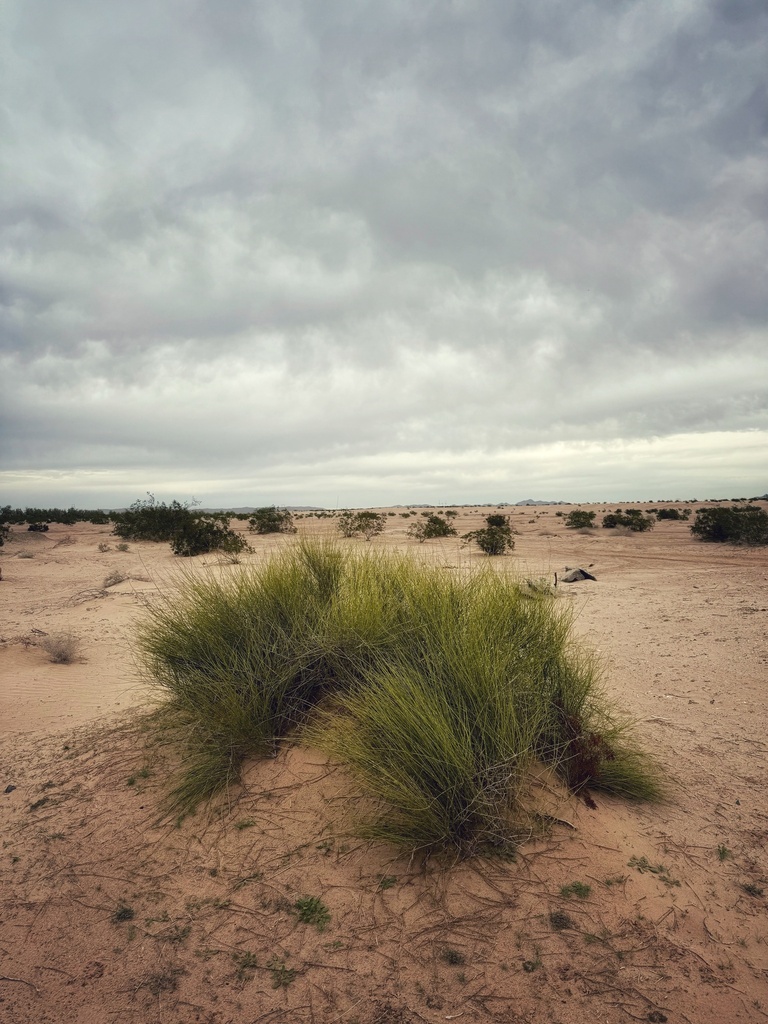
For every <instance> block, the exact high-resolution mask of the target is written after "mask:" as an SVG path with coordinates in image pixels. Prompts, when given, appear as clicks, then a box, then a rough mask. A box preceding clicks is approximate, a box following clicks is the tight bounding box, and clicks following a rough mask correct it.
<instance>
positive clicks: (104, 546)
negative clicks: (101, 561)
mask: <svg viewBox="0 0 768 1024" xmlns="http://www.w3.org/2000/svg"><path fill="white" fill-rule="evenodd" d="M109 550H110V547H109V544H105V543H104V541H102V542H101V544H99V551H100V552H101V553H102V555H103V554H104V553H105V552H107V551H109Z"/></svg>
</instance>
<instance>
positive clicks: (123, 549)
mask: <svg viewBox="0 0 768 1024" xmlns="http://www.w3.org/2000/svg"><path fill="white" fill-rule="evenodd" d="M115 549H116V550H117V551H120V552H122V553H125V552H126V551H127V550H128V545H127V544H126V543H125V541H122V542H121V543H120V544H115Z"/></svg>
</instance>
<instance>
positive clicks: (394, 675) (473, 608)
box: [138, 542, 661, 853]
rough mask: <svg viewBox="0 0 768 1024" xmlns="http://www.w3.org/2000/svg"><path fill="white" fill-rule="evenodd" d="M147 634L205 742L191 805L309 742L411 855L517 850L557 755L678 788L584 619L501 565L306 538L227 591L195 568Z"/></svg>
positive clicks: (182, 802) (636, 788) (608, 784)
mask: <svg viewBox="0 0 768 1024" xmlns="http://www.w3.org/2000/svg"><path fill="white" fill-rule="evenodd" d="M138 628H139V634H138V636H139V647H140V652H141V655H142V657H143V660H144V662H145V664H146V666H147V668H148V669H149V670H150V672H151V673H152V675H153V676H154V678H155V679H156V681H157V683H158V685H159V686H161V687H162V688H163V689H164V690H165V691H166V693H167V695H168V698H169V702H168V711H167V713H168V715H169V716H171V717H172V720H173V721H174V722H176V723H177V724H178V725H179V726H184V727H185V728H187V729H188V732H187V736H188V738H189V742H190V748H189V761H188V762H187V768H186V772H185V774H184V776H183V778H182V779H181V781H180V782H179V784H178V786H177V787H176V789H175V790H174V792H173V795H172V798H171V799H172V803H173V806H174V807H175V808H177V809H189V808H191V807H192V806H194V805H195V803H196V802H198V801H199V800H201V799H204V798H205V797H207V796H208V795H210V794H212V793H214V792H216V791H218V790H220V789H221V788H223V787H226V786H227V784H228V783H229V782H231V781H233V780H234V779H236V778H237V776H238V772H239V766H240V764H241V762H242V759H243V758H244V757H245V756H246V755H249V754H266V753H269V752H272V751H274V749H275V745H276V744H277V743H278V742H279V740H280V738H281V737H284V736H288V735H291V734H293V735H295V734H296V731H297V729H299V730H303V733H304V735H306V736H307V738H308V740H311V742H313V743H314V744H316V745H318V746H319V747H320V748H321V749H324V750H325V751H327V752H328V753H329V754H331V755H332V756H333V757H335V758H337V759H338V760H339V761H341V762H343V763H344V764H345V765H346V766H347V768H348V770H349V772H350V775H351V777H352V778H353V779H355V780H356V782H357V783H358V785H359V786H360V787H361V789H362V790H363V791H364V792H365V793H367V794H368V796H369V797H370V798H371V800H372V804H371V805H370V806H372V807H373V809H374V813H373V814H372V816H371V817H370V818H369V819H367V820H365V821H362V822H360V823H359V824H358V826H357V829H358V832H359V834H361V835H364V836H367V837H368V838H373V839H381V840H385V841H390V842H394V843H397V844H400V845H402V846H404V847H406V848H411V849H414V848H425V849H428V848H436V847H447V848H453V849H455V850H458V851H460V852H461V853H472V852H473V851H475V850H477V849H481V848H488V847H489V846H490V847H495V848H496V849H498V848H499V847H504V846H505V845H506V844H508V843H510V842H512V841H513V840H514V836H515V835H517V834H519V833H520V832H522V831H525V830H526V829H527V828H529V826H530V820H531V819H530V815H529V813H528V810H527V809H526V806H525V794H526V791H527V790H526V785H527V783H526V780H527V778H528V772H529V771H530V770H531V768H532V767H533V766H534V765H535V764H537V763H541V762H544V763H546V764H549V765H552V766H553V767H554V769H555V770H556V771H557V772H558V773H559V774H560V775H561V777H562V778H563V780H564V782H565V783H566V784H567V785H568V786H570V787H571V788H572V789H574V790H581V789H584V788H585V787H590V788H599V789H606V790H609V791H612V792H616V793H621V794H624V795H627V796H630V797H634V798H649V799H652V798H655V797H658V796H659V794H660V791H661V787H660V783H659V780H658V776H657V774H656V772H655V770H654V768H653V765H652V762H651V761H650V760H649V759H648V758H647V757H646V756H645V755H644V754H643V753H642V752H641V750H640V749H639V748H638V747H637V746H636V744H635V743H634V741H633V740H632V738H631V735H630V733H629V732H628V728H627V725H626V723H625V722H624V720H623V718H622V716H621V715H620V714H618V713H617V712H616V710H615V709H614V708H612V707H611V705H610V704H609V703H608V702H607V700H606V699H605V697H604V696H603V695H602V693H601V691H600V688H599V685H598V682H599V670H598V667H597V664H596V662H595V661H594V659H593V658H592V657H591V656H590V655H589V654H588V653H586V652H584V651H583V650H581V649H579V648H578V647H576V646H575V645H574V643H573V641H572V639H571V634H570V618H569V614H568V612H567V610H566V609H564V608H562V606H560V605H559V604H558V603H557V602H556V601H555V599H554V598H553V597H551V596H549V595H547V594H536V593H532V592H531V590H530V588H528V587H527V586H525V585H522V586H521V585H518V584H517V583H516V582H515V581H514V580H511V579H509V578H507V577H506V576H504V575H501V574H497V573H495V572H493V571H492V570H491V569H490V568H488V569H478V570H476V571H474V572H472V573H470V574H468V575H464V576H454V575H447V574H445V573H444V572H443V571H441V570H440V569H439V568H437V567H432V566H428V565H424V564H420V563H419V562H418V561H416V560H415V559H412V558H409V557H407V556H404V555H390V554H386V553H383V552H380V551H379V552H376V551H368V552H362V551H358V552H355V553H352V552H350V551H345V550H343V549H340V548H338V547H336V546H334V545H332V544H310V543H307V542H302V543H300V544H298V545H295V546H293V547H291V548H289V549H287V550H285V551H284V552H282V553H280V554H279V555H277V556H275V557H274V558H272V559H271V560H270V561H269V562H267V563H266V564H264V565H262V566H259V567H253V568H251V569H249V570H248V571H244V572H240V573H238V574H237V575H234V576H232V577H231V578H229V579H226V578H222V577H221V576H214V575H212V574H211V575H206V576H202V577H201V576H197V575H195V576H193V575H191V574H186V573H185V574H182V575H181V577H180V582H179V590H178V593H177V595H176V596H175V597H172V598H169V599H167V600H164V601H159V602H158V603H156V604H155V605H154V606H153V607H152V608H151V609H150V614H149V615H148V617H147V618H146V619H145V620H143V621H142V623H141V624H140V625H139V627H138ZM321 700H322V708H321V709H320V708H319V707H318V705H319V704H320V702H321Z"/></svg>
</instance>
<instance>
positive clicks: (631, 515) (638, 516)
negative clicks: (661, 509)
mask: <svg viewBox="0 0 768 1024" xmlns="http://www.w3.org/2000/svg"><path fill="white" fill-rule="evenodd" d="M653 523H654V521H653V519H652V518H651V517H650V516H644V515H643V513H642V512H641V511H640V509H638V508H628V509H626V510H625V511H624V512H622V511H621V509H620V508H617V509H616V511H615V512H609V513H608V515H605V516H603V526H604V528H605V529H606V530H612V529H615V528H616V527H617V526H624V527H626V528H627V529H628V530H631V531H632V533H645V532H646V531H647V530H652V529H653Z"/></svg>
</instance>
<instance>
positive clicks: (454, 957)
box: [440, 946, 467, 967]
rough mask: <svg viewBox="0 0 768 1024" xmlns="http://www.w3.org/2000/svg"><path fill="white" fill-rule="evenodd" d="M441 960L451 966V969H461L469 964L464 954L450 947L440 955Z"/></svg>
mask: <svg viewBox="0 0 768 1024" xmlns="http://www.w3.org/2000/svg"><path fill="white" fill-rule="evenodd" d="M440 959H441V960H444V961H445V963H447V964H450V965H451V967H459V966H461V965H463V964H465V963H466V962H467V958H466V957H465V956H464V954H463V953H460V952H459V950H458V949H452V948H451V947H450V946H446V947H445V949H444V950H443V951H442V952H441V953H440Z"/></svg>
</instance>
